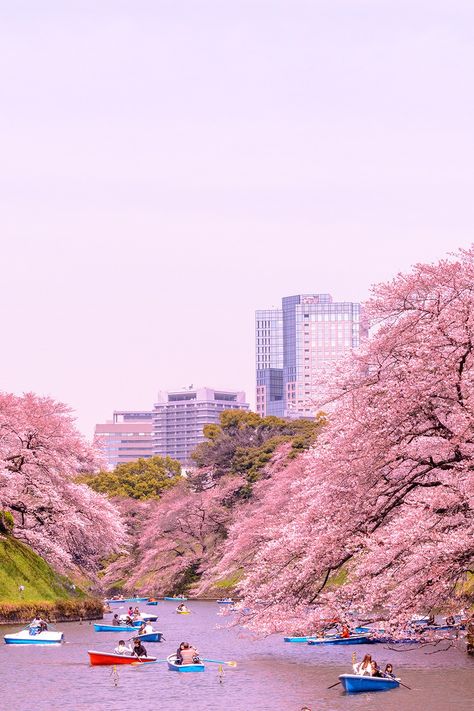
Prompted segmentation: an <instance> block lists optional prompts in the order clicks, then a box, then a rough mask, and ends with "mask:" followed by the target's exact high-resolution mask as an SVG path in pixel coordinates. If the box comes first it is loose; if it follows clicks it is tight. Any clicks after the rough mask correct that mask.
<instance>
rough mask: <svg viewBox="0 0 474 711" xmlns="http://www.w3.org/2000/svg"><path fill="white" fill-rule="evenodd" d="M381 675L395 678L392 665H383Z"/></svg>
mask: <svg viewBox="0 0 474 711" xmlns="http://www.w3.org/2000/svg"><path fill="white" fill-rule="evenodd" d="M382 676H384V677H386V678H387V679H395V674H394V673H393V666H392V665H391V664H387V665H386V666H385V669H384V671H383V673H382Z"/></svg>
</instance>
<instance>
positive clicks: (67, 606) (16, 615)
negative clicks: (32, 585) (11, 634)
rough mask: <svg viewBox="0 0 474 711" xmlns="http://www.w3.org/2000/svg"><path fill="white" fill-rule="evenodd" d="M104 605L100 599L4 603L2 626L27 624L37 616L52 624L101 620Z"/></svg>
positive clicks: (0, 622)
mask: <svg viewBox="0 0 474 711" xmlns="http://www.w3.org/2000/svg"><path fill="white" fill-rule="evenodd" d="M103 612H104V603H103V601H102V600H99V599H98V598H85V599H82V600H57V601H56V602H2V603H0V624H2V625H11V624H26V623H28V622H31V620H32V619H33V617H34V616H35V615H36V614H39V615H41V617H43V618H44V619H45V620H48V621H50V622H74V621H76V620H101V619H102V617H103Z"/></svg>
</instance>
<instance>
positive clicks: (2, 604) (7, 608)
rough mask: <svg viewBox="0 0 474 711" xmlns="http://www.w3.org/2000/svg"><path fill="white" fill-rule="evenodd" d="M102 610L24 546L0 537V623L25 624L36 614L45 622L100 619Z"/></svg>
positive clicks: (11, 539) (97, 601) (91, 599)
mask: <svg viewBox="0 0 474 711" xmlns="http://www.w3.org/2000/svg"><path fill="white" fill-rule="evenodd" d="M20 585H23V586H24V588H25V589H24V591H21V592H20V590H19V587H20ZM102 608H103V604H102V601H101V600H97V599H94V598H87V597H86V596H85V593H84V591H83V590H81V589H80V588H79V587H78V586H74V585H73V583H72V582H71V581H70V580H69V579H68V578H66V577H64V576H63V575H59V574H58V573H56V572H55V571H54V570H53V568H51V566H50V565H48V563H46V561H45V560H43V558H41V557H40V556H39V555H37V554H36V553H35V552H34V551H32V550H31V548H29V547H28V546H26V545H25V544H24V543H21V542H20V541H17V540H16V539H15V538H13V537H12V536H0V624H7V623H12V622H13V623H14V622H21V623H23V622H28V621H30V620H31V619H32V618H33V617H34V616H35V614H36V613H37V612H39V613H40V614H41V615H43V616H44V617H45V618H46V619H48V620H57V621H65V620H79V619H89V620H91V619H100V618H101V617H102Z"/></svg>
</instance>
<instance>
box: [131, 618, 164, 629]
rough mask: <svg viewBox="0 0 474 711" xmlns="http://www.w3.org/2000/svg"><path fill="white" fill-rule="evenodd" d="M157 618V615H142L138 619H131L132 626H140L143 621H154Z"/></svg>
mask: <svg viewBox="0 0 474 711" xmlns="http://www.w3.org/2000/svg"><path fill="white" fill-rule="evenodd" d="M157 619H158V615H143V618H142V619H140V620H133V626H134V627H140V625H142V624H143V623H144V622H156V621H157Z"/></svg>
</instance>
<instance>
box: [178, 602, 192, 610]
mask: <svg viewBox="0 0 474 711" xmlns="http://www.w3.org/2000/svg"><path fill="white" fill-rule="evenodd" d="M176 611H177V612H189V610H188V608H187V607H186V605H185V604H184V602H180V603H179V605H178V607H177V608H176Z"/></svg>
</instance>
